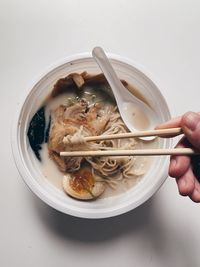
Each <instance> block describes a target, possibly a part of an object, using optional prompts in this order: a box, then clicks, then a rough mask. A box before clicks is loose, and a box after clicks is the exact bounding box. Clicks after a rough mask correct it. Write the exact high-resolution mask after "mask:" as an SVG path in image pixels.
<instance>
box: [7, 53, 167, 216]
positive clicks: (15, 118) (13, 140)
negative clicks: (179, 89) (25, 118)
mask: <svg viewBox="0 0 200 267" xmlns="http://www.w3.org/2000/svg"><path fill="white" fill-rule="evenodd" d="M107 55H108V57H109V58H111V59H113V60H117V61H119V62H122V63H125V64H128V65H130V66H132V67H134V68H135V69H137V70H139V71H140V72H141V73H142V74H144V75H145V76H146V77H147V78H148V79H149V80H150V81H151V82H152V83H153V84H155V86H156V87H157V93H159V97H160V98H162V101H164V103H165V105H166V109H167V113H168V114H167V115H168V116H169V117H171V114H170V111H169V106H168V104H167V102H166V100H165V98H164V96H163V95H162V94H161V91H160V88H161V86H160V83H158V81H157V80H155V78H154V77H153V75H152V73H150V72H149V71H147V70H146V69H145V68H144V67H143V66H142V65H140V64H138V63H136V62H135V61H133V60H130V59H128V58H126V57H123V56H120V55H117V54H113V53H107ZM86 58H92V54H91V53H89V52H83V53H78V54H75V55H71V56H68V57H65V58H62V59H61V60H58V61H56V62H55V63H52V64H50V65H49V66H48V67H47V68H45V70H43V71H42V72H40V73H39V75H37V76H35V78H34V79H33V80H32V81H31V82H30V83H29V85H28V87H27V90H25V91H24V92H23V93H22V94H21V96H20V99H19V101H18V102H17V105H16V109H15V113H14V116H13V121H12V127H11V148H12V154H13V158H14V162H15V165H16V167H17V169H18V171H19V173H20V176H21V177H22V179H23V181H24V182H25V184H26V185H27V186H28V188H29V189H30V190H31V191H32V192H34V193H35V194H36V195H37V196H38V197H39V198H40V199H41V200H43V201H44V202H45V203H46V204H48V205H49V206H51V207H52V208H54V209H56V210H58V211H60V212H63V213H65V214H68V215H72V216H75V217H79V218H87V219H102V218H109V217H114V216H117V215H121V214H124V213H126V212H128V211H131V210H132V209H134V208H136V207H138V206H140V205H141V204H143V203H144V202H146V201H147V200H148V199H149V198H150V197H152V196H153V195H154V194H155V193H156V192H157V191H158V190H159V188H160V187H161V186H162V184H163V183H164V182H165V180H166V179H167V177H168V173H167V168H166V164H167V162H166V161H165V166H163V167H165V171H164V173H163V174H162V176H161V178H160V179H159V181H158V182H157V183H156V184H155V186H154V187H152V188H151V190H149V191H148V193H147V194H146V195H145V196H143V198H140V199H139V200H138V201H136V202H133V203H131V204H129V205H126V206H122V207H121V206H120V207H119V208H118V209H114V210H109V211H104V212H102V211H99V212H95V213H91V212H87V213H86V212H85V213H83V212H82V211H77V210H76V211H73V210H72V209H71V210H69V209H67V208H66V207H63V206H61V205H57V203H55V202H54V201H53V200H52V199H51V198H50V197H49V196H48V195H46V194H45V190H44V189H43V188H42V187H37V186H34V183H33V182H31V180H30V179H29V178H27V170H26V166H25V164H24V162H23V161H22V158H21V157H20V152H19V150H18V143H17V141H16V140H17V136H18V124H19V118H20V114H21V111H22V108H23V106H24V103H25V101H26V99H27V98H28V96H29V94H30V93H31V92H32V89H33V88H34V87H35V85H36V84H37V83H38V82H39V81H40V80H41V79H42V78H43V77H44V76H46V75H47V74H48V73H50V72H51V71H53V70H54V69H56V68H58V67H59V66H61V65H63V64H66V63H70V62H72V61H75V60H80V59H86ZM171 145H172V141H171V140H170V142H169V146H170V147H171Z"/></svg>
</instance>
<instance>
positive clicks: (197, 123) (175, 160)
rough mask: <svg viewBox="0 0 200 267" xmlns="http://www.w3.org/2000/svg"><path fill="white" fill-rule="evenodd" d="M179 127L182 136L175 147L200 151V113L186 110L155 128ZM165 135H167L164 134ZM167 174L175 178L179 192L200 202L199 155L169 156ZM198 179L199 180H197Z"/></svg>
mask: <svg viewBox="0 0 200 267" xmlns="http://www.w3.org/2000/svg"><path fill="white" fill-rule="evenodd" d="M175 127H181V128H182V130H183V133H184V137H182V139H181V140H180V141H179V142H178V144H177V145H176V147H191V148H194V149H196V150H199V151H200V114H199V113H195V112H187V113H185V114H184V115H183V116H180V117H177V118H175V119H172V120H170V121H169V122H166V123H164V124H162V125H159V126H158V127H157V129H164V128H175ZM166 137H167V136H166ZM169 175H170V176H172V177H174V178H176V182H177V185H178V190H179V193H180V194H181V195H182V196H189V197H190V198H191V199H192V200H193V201H194V202H200V183H199V181H200V157H199V156H194V157H190V156H171V158H170V165H169ZM198 179H199V180H198Z"/></svg>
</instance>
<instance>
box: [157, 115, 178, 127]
mask: <svg viewBox="0 0 200 267" xmlns="http://www.w3.org/2000/svg"><path fill="white" fill-rule="evenodd" d="M181 119H182V116H179V117H176V118H173V119H171V120H169V121H167V122H165V123H162V124H160V125H158V126H157V127H156V128H155V129H167V128H176V127H180V125H181Z"/></svg>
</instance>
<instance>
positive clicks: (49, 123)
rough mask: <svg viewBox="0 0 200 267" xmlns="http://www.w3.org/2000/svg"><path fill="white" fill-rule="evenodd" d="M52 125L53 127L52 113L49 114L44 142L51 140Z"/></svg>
mask: <svg viewBox="0 0 200 267" xmlns="http://www.w3.org/2000/svg"><path fill="white" fill-rule="evenodd" d="M50 127H51V115H49V122H48V125H47V128H46V131H45V137H44V142H45V143H48V140H49V131H50Z"/></svg>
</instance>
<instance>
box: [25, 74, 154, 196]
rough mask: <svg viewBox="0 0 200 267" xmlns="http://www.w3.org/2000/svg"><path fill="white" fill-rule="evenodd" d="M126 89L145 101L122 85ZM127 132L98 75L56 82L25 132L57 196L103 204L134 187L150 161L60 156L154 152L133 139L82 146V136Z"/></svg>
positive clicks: (84, 143) (81, 75)
mask: <svg viewBox="0 0 200 267" xmlns="http://www.w3.org/2000/svg"><path fill="white" fill-rule="evenodd" d="M122 83H123V84H124V86H125V87H126V88H127V89H128V90H130V91H131V92H132V93H134V94H135V95H136V96H137V97H138V98H140V99H141V100H142V101H144V102H146V103H147V104H148V102H147V101H146V99H145V98H144V97H143V96H142V95H141V94H140V93H139V92H138V91H137V89H135V88H134V87H132V86H131V85H129V84H128V83H127V82H126V81H122ZM125 132H128V129H127V128H126V126H125V124H124V123H123V121H122V119H121V117H120V114H119V111H118V109H117V106H116V103H115V99H114V97H113V94H112V90H111V88H110V87H109V85H108V83H107V82H106V80H105V78H104V76H103V75H102V74H100V75H96V76H91V75H89V74H87V73H86V72H84V73H82V74H78V73H73V74H70V75H68V76H67V77H65V78H62V79H59V80H58V81H57V82H56V83H55V85H54V88H53V89H52V92H51V94H50V95H49V96H48V97H47V99H46V100H44V103H43V106H41V108H40V109H39V110H38V111H37V112H36V114H35V115H34V116H33V118H32V120H31V122H30V125H29V130H28V138H29V142H30V145H31V147H32V149H33V151H34V153H35V156H36V157H37V158H38V161H40V162H39V167H40V169H41V171H42V173H43V174H44V176H45V177H46V179H47V180H48V181H49V182H51V183H52V184H53V185H54V186H56V187H57V188H58V189H60V190H64V191H65V192H66V193H67V194H68V195H70V196H72V197H74V198H76V199H82V200H88V199H96V198H97V197H99V198H107V197H109V196H113V195H117V194H120V193H122V192H125V191H127V190H128V189H130V188H131V187H133V186H134V185H136V184H137V183H138V182H139V181H140V180H141V179H142V177H143V176H144V175H145V173H146V172H147V171H148V169H149V168H150V166H151V163H152V160H153V159H152V158H151V157H134V156H129V157H85V158H82V157H77V158H71V157H61V156H60V155H59V153H60V152H62V151H74V150H110V149H138V148H155V147H157V146H158V140H157V139H155V140H154V141H149V142H145V141H142V140H139V139H136V138H131V139H121V140H120V139H119V140H109V141H101V142H88V143H87V142H84V137H85V136H91V135H102V134H106V135H107V134H117V133H125Z"/></svg>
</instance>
